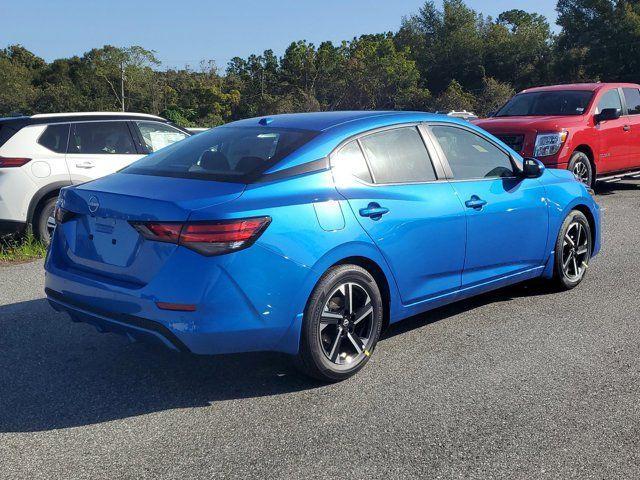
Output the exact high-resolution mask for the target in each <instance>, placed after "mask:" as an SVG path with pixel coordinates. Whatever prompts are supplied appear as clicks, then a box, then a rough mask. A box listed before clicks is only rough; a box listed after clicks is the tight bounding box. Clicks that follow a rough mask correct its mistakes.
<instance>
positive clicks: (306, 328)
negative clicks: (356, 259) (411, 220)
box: [297, 265, 383, 382]
mask: <svg viewBox="0 0 640 480" xmlns="http://www.w3.org/2000/svg"><path fill="white" fill-rule="evenodd" d="M382 319H383V306H382V297H381V295H380V289H379V288H378V285H377V284H376V281H375V279H374V278H373V277H372V276H371V274H370V273H369V272H368V271H367V270H365V269H364V268H362V267H359V266H357V265H339V266H336V267H333V268H331V269H330V270H329V271H327V272H326V273H325V274H324V275H323V276H322V278H321V279H320V281H319V282H318V284H317V285H316V287H315V289H314V290H313V292H312V294H311V297H310V298H309V301H308V303H307V308H306V309H305V315H304V320H303V325H302V335H301V341H300V353H299V354H298V358H297V360H298V361H297V363H298V366H299V367H300V368H301V369H302V371H303V372H304V373H306V374H308V375H310V376H312V377H315V378H317V379H319V380H322V381H327V382H337V381H341V380H345V379H346V378H349V377H350V376H352V375H354V374H355V373H356V372H358V371H359V370H360V369H361V368H362V367H364V365H365V364H366V363H367V362H368V360H369V358H370V357H371V355H372V354H373V351H374V349H375V347H376V344H377V343H378V339H379V337H380V331H381V328H382Z"/></svg>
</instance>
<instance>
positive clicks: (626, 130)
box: [622, 125, 631, 132]
mask: <svg viewBox="0 0 640 480" xmlns="http://www.w3.org/2000/svg"><path fill="white" fill-rule="evenodd" d="M622 129H623V130H624V131H625V132H628V131H629V130H631V126H630V125H625V126H624V127H622Z"/></svg>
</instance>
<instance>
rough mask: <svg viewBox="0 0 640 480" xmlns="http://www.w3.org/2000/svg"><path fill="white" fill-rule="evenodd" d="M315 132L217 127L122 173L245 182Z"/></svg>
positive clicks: (138, 162) (171, 147)
mask: <svg viewBox="0 0 640 480" xmlns="http://www.w3.org/2000/svg"><path fill="white" fill-rule="evenodd" d="M318 133H319V132H314V131H310V130H295V129H284V128H271V127H218V128H214V129H212V130H209V131H206V132H202V133H200V134H198V135H194V136H193V137H190V138H187V139H185V140H183V141H182V142H178V143H175V144H173V145H170V146H168V147H166V148H163V149H162V150H160V151H158V152H156V153H152V154H151V155H148V156H146V157H144V158H143V159H141V160H138V161H137V162H135V163H133V164H131V165H130V166H129V167H126V168H124V169H123V170H121V172H122V173H134V174H140V175H155V176H160V177H180V178H195V179H204V180H216V181H221V182H239V183H249V182H251V181H252V180H254V179H256V178H257V177H259V176H260V175H261V174H262V173H263V172H265V171H266V170H267V169H268V168H270V167H272V166H273V165H275V164H276V163H277V162H279V161H280V160H282V159H283V158H284V157H286V156H287V155H289V154H291V153H292V152H293V151H295V150H297V149H298V148H300V147H301V146H302V145H304V144H305V143H307V142H308V141H309V140H311V139H312V138H313V137H315V136H316V135H317V134H318Z"/></svg>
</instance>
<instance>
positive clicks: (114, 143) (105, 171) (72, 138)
mask: <svg viewBox="0 0 640 480" xmlns="http://www.w3.org/2000/svg"><path fill="white" fill-rule="evenodd" d="M143 156H144V155H143V154H141V153H138V151H137V149H136V146H135V143H134V141H133V135H132V133H131V129H130V127H129V125H128V122H127V121H126V120H107V121H95V122H77V123H72V124H71V132H70V134H69V146H68V148H67V156H66V161H67V166H68V167H69V173H70V175H71V181H72V182H73V183H83V182H87V181H89V180H94V179H96V178H100V177H104V176H105V175H109V174H111V173H114V172H117V171H118V170H120V169H122V168H124V167H126V166H127V165H129V164H131V163H132V162H135V161H136V160H138V159H139V158H142V157H143Z"/></svg>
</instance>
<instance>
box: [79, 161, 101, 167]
mask: <svg viewBox="0 0 640 480" xmlns="http://www.w3.org/2000/svg"><path fill="white" fill-rule="evenodd" d="M95 166H96V164H95V163H94V162H92V161H90V160H88V161H86V162H78V163H76V167H78V168H93V167H95Z"/></svg>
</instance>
